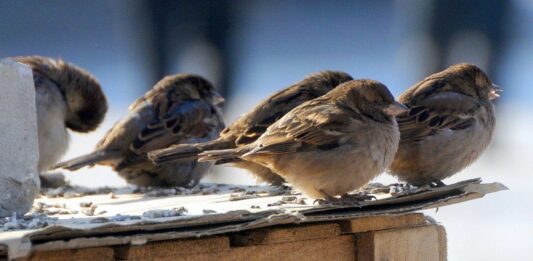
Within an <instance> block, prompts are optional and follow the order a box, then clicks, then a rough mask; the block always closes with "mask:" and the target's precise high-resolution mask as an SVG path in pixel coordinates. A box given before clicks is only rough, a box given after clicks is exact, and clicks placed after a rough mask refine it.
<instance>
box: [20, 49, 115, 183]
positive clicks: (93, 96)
mask: <svg viewBox="0 0 533 261" xmlns="http://www.w3.org/2000/svg"><path fill="white" fill-rule="evenodd" d="M13 60H15V61H17V62H19V63H22V64H25V65H27V66H29V67H30V68H31V70H32V73H33V81H34V84H35V106H36V109H37V131H38V139H39V162H38V167H37V169H38V171H39V173H40V174H42V173H43V172H44V171H46V170H48V168H49V167H50V166H52V165H53V164H55V163H56V162H57V161H58V160H59V159H60V158H61V156H63V154H65V152H66V151H67V149H68V145H69V133H68V131H67V129H70V130H72V131H75V132H82V133H86V132H90V131H93V130H95V129H96V128H97V127H98V126H99V125H100V123H101V122H102V121H103V120H104V117H105V114H106V112H107V101H106V97H105V95H104V93H103V92H102V89H101V88H100V84H99V83H98V81H97V80H96V79H95V78H94V77H93V76H92V75H91V74H89V72H87V71H85V70H84V69H82V68H80V67H78V66H76V65H73V64H71V63H67V62H65V61H63V60H61V59H53V58H48V57H42V56H19V57H13ZM45 179H46V175H44V176H41V183H43V184H44V183H46V182H44V180H45Z"/></svg>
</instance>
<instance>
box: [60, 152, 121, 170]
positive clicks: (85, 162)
mask: <svg viewBox="0 0 533 261" xmlns="http://www.w3.org/2000/svg"><path fill="white" fill-rule="evenodd" d="M120 157H121V155H120V152H119V151H95V152H93V153H90V154H87V155H83V156H79V157H76V158H73V159H71V160H67V161H63V162H60V163H57V164H55V165H54V166H52V167H51V168H50V169H58V168H62V169H66V170H71V171H72V170H78V169H81V168H83V167H85V166H93V165H95V164H96V163H99V162H102V161H108V160H113V159H117V158H120Z"/></svg>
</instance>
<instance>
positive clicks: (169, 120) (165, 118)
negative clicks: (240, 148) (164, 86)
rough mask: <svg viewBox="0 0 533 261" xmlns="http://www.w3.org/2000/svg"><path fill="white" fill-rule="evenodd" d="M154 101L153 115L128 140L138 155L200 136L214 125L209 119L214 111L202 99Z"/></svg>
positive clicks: (211, 118) (205, 133)
mask: <svg viewBox="0 0 533 261" xmlns="http://www.w3.org/2000/svg"><path fill="white" fill-rule="evenodd" d="M163 103H165V104H155V105H154V107H155V108H156V113H155V114H154V118H153V119H152V121H151V122H150V124H148V125H147V126H146V127H145V128H144V129H143V130H142V131H141V132H139V134H138V135H137V137H136V138H135V139H134V140H133V141H132V143H131V144H130V149H131V150H132V151H133V152H134V153H135V154H138V155H141V154H145V153H147V152H149V151H152V150H155V149H161V148H164V147H167V146H169V145H171V144H175V143H179V142H180V141H182V140H185V139H188V138H192V137H203V136H205V135H207V134H208V133H209V132H210V131H211V130H212V128H214V127H215V126H217V124H222V123H214V122H210V121H213V118H214V117H216V116H214V115H213V114H215V113H216V112H215V111H214V109H213V108H212V106H211V105H210V104H209V103H207V102H204V101H202V100H183V101H180V102H179V103H172V104H170V105H169V104H168V103H169V101H168V100H167V101H164V102H163Z"/></svg>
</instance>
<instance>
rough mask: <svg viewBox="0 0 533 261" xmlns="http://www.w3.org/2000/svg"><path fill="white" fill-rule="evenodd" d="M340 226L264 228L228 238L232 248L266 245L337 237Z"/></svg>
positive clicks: (327, 224) (315, 225)
mask: <svg viewBox="0 0 533 261" xmlns="http://www.w3.org/2000/svg"><path fill="white" fill-rule="evenodd" d="M340 234H341V229H340V226H339V225H338V224H336V223H322V224H308V225H299V226H290V227H289V226H285V227H277V228H265V229H257V230H251V231H244V232H240V233H235V234H232V235H231V236H230V240H231V245H232V246H252V245H266V244H275V243H283V242H293V241H300V240H308V239H318V238H326V237H333V236H339V235H340Z"/></svg>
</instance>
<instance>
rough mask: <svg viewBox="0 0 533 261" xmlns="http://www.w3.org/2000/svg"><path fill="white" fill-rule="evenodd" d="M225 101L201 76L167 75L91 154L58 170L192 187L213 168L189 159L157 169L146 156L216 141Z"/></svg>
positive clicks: (61, 166)
mask: <svg viewBox="0 0 533 261" xmlns="http://www.w3.org/2000/svg"><path fill="white" fill-rule="evenodd" d="M222 101H223V99H222V97H221V96H220V95H219V94H218V93H217V92H216V91H215V89H214V87H213V86H212V85H211V84H210V83H209V82H208V81H207V80H205V79H203V78H202V77H200V76H196V75H189V74H177V75H174V76H168V77H165V78H163V79H162V80H161V81H159V82H158V83H157V84H156V85H155V86H154V87H153V88H152V89H151V90H150V91H148V92H147V93H146V94H145V95H144V96H143V97H141V98H139V99H137V100H136V101H135V102H134V103H133V104H132V105H130V107H129V113H128V115H127V116H126V117H124V118H123V119H122V120H120V121H118V122H117V123H116V124H115V125H114V126H113V127H112V128H111V129H110V130H109V131H108V133H107V134H106V135H105V137H104V138H103V139H101V140H100V142H99V143H98V144H97V146H96V149H95V151H94V152H93V153H90V154H88V155H84V156H81V157H78V158H75V159H72V160H69V161H66V162H63V163H59V164H57V165H56V166H55V167H60V168H65V169H69V170H76V169H79V168H81V167H84V166H87V165H94V164H99V165H108V166H111V167H113V169H114V170H115V171H117V172H118V173H119V175H120V176H122V177H123V178H124V179H126V181H127V182H129V183H131V184H135V185H139V186H194V185H196V184H197V183H198V182H199V181H200V179H201V178H202V177H203V175H204V174H205V173H206V172H207V171H208V170H209V168H210V167H211V165H212V164H209V163H208V164H206V163H197V162H196V160H189V161H182V162H170V163H165V164H161V165H159V166H155V165H154V164H153V163H152V162H151V161H149V160H148V158H147V157H146V153H147V152H149V151H152V150H156V149H160V148H164V147H167V146H169V145H171V144H180V143H196V142H204V141H209V140H212V139H214V138H216V137H218V134H219V132H220V130H222V129H223V128H224V123H223V119H222V115H221V112H220V107H219V105H220V103H221V102H222Z"/></svg>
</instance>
